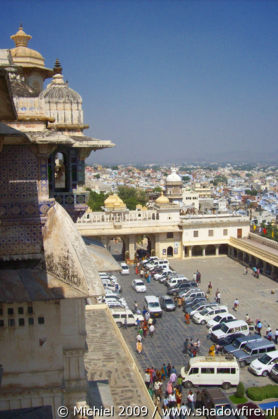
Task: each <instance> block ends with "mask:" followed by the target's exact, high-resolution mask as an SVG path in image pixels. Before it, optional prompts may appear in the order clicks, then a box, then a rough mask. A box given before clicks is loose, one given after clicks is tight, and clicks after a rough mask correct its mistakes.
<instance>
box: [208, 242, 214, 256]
mask: <svg viewBox="0 0 278 419" xmlns="http://www.w3.org/2000/svg"><path fill="white" fill-rule="evenodd" d="M215 253H216V252H215V246H214V245H213V244H209V245H208V246H206V256H212V255H215Z"/></svg>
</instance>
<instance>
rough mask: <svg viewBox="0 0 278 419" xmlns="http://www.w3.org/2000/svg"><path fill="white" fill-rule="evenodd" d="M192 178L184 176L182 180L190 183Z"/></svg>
mask: <svg viewBox="0 0 278 419" xmlns="http://www.w3.org/2000/svg"><path fill="white" fill-rule="evenodd" d="M190 179H191V178H190V176H182V180H183V182H186V183H187V182H189V181H190Z"/></svg>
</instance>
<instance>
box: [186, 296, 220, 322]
mask: <svg viewBox="0 0 278 419" xmlns="http://www.w3.org/2000/svg"><path fill="white" fill-rule="evenodd" d="M199 301H202V304H198V306H197V307H196V306H195V307H194V305H193V306H192V309H189V311H188V313H189V314H190V317H193V316H194V314H195V313H198V312H200V311H202V310H203V309H205V308H208V307H218V306H219V304H216V303H210V302H208V300H207V299H205V298H204V297H202V298H195V299H194V300H193V301H192V303H193V304H194V302H199ZM190 305H191V303H190V302H187V303H186V304H184V309H183V311H184V312H186V311H187V307H188V306H190Z"/></svg>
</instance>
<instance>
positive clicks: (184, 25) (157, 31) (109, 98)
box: [0, 0, 278, 164]
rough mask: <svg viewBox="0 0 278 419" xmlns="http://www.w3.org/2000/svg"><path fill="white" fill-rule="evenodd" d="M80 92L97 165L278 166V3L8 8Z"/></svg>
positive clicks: (166, 1)
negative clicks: (101, 143) (98, 145)
mask: <svg viewBox="0 0 278 419" xmlns="http://www.w3.org/2000/svg"><path fill="white" fill-rule="evenodd" d="M1 17H2V19H1V30H0V41H1V43H0V48H13V41H12V40H10V35H12V34H14V33H16V31H17V30H18V26H19V24H20V23H22V24H23V28H24V30H25V32H26V33H28V34H31V35H32V40H31V41H30V42H29V47H30V48H33V49H35V50H38V51H39V52H40V53H41V54H42V55H43V57H44V58H45V64H46V66H47V67H53V64H54V62H55V59H56V58H59V59H60V62H61V64H62V66H63V74H64V77H65V79H66V80H68V81H69V86H70V87H71V88H73V89H74V90H76V91H77V92H78V93H80V94H81V96H82V98H83V109H84V117H85V122H86V123H88V124H89V125H90V128H89V129H88V130H86V131H84V133H85V134H86V135H90V136H93V137H95V138H100V139H107V140H111V141H113V142H114V143H115V144H116V147H114V148H112V149H108V150H101V151H97V152H96V153H92V155H91V157H90V159H89V161H90V162H94V163H102V164H103V163H109V164H113V163H115V164H117V163H170V164H181V163H183V162H187V163H190V162H195V161H200V160H205V161H213V162H217V161H219V162H220V161H252V162H253V161H257V160H262V161H276V160H277V159H278V141H277V133H278V118H277V112H278V107H277V98H278V48H277V45H278V25H277V22H278V2H277V1H276V0H275V1H271V0H245V1H241V0H191V1H190V0H160V1H159V0H110V1H108V0H55V1H54V0H48V1H42V0H41V1H38V0H1Z"/></svg>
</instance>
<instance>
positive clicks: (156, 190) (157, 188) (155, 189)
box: [153, 186, 162, 192]
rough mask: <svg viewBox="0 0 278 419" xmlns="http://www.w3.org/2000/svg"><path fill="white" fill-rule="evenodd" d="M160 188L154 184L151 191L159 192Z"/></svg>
mask: <svg viewBox="0 0 278 419" xmlns="http://www.w3.org/2000/svg"><path fill="white" fill-rule="evenodd" d="M161 191H162V188H161V187H160V186H156V187H155V188H153V192H161Z"/></svg>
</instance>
